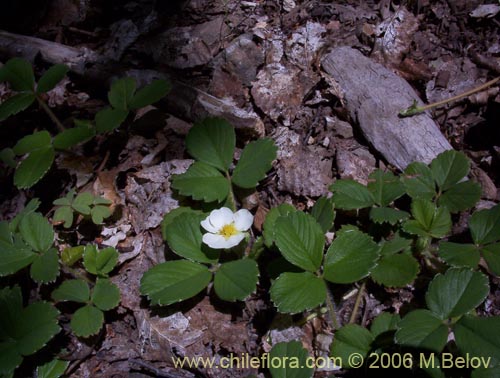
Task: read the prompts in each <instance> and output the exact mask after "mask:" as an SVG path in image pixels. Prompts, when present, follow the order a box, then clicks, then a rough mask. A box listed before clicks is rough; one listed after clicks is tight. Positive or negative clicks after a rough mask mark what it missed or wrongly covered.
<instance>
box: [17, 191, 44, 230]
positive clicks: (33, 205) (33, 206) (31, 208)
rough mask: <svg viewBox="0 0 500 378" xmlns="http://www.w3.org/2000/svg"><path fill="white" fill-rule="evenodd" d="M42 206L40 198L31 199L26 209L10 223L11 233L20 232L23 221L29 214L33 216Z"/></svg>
mask: <svg viewBox="0 0 500 378" xmlns="http://www.w3.org/2000/svg"><path fill="white" fill-rule="evenodd" d="M39 206H40V200H39V199H38V198H33V199H31V200H30V201H29V202H28V204H27V205H26V206H25V207H24V209H22V210H21V211H19V212H18V213H17V214H16V216H15V217H14V219H12V220H11V221H10V226H9V228H10V231H11V232H16V231H18V229H19V223H20V222H21V220H22V219H23V218H24V217H25V216H26V215H28V214H31V213H34V212H35V211H36V210H37V209H38V207H39Z"/></svg>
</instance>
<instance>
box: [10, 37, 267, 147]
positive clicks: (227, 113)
mask: <svg viewBox="0 0 500 378" xmlns="http://www.w3.org/2000/svg"><path fill="white" fill-rule="evenodd" d="M0 55H3V56H6V57H23V58H25V59H27V60H29V61H31V62H33V61H34V60H35V58H36V57H37V56H41V57H42V59H43V60H44V61H46V62H48V63H51V64H58V63H61V64H66V65H67V66H68V67H69V68H70V69H71V71H73V72H75V73H77V74H79V75H84V76H85V77H87V78H89V79H91V80H96V81H99V82H101V83H106V82H108V84H109V82H110V81H111V78H112V77H113V76H115V75H117V74H119V73H120V72H123V75H125V69H124V67H117V65H116V63H115V62H112V61H110V59H109V58H106V57H105V56H103V55H101V54H99V53H98V52H96V51H93V50H90V49H87V48H76V47H70V46H66V45H63V44H60V43H56V42H51V41H46V40H43V39H40V38H34V37H27V36H23V35H18V34H13V33H9V32H5V31H2V30H0ZM133 71H134V75H133V76H135V77H136V78H137V79H139V81H140V82H141V81H142V83H141V84H143V85H144V84H146V83H147V82H148V81H150V79H152V78H158V77H167V76H168V75H165V74H163V73H161V72H157V71H151V70H144V72H142V73H141V70H133ZM143 78H146V80H141V79H143ZM172 81H173V82H174V86H173V90H172V91H171V94H170V95H169V96H168V97H167V98H166V101H165V102H164V105H165V107H166V108H167V110H168V111H170V112H171V113H172V114H173V115H175V116H177V117H179V118H183V119H186V120H188V121H196V120H198V119H200V118H203V117H207V116H213V117H223V118H225V119H227V120H228V121H229V122H230V123H231V124H232V125H233V126H234V127H235V128H236V129H239V130H241V131H242V132H243V133H245V134H247V135H248V136H249V137H262V136H264V133H265V130H264V124H263V123H262V121H261V119H260V118H259V117H258V116H257V114H255V113H253V112H252V111H247V110H245V109H242V108H239V107H238V106H236V105H234V104H232V103H231V102H230V101H227V100H225V99H220V98H217V97H215V96H212V95H210V94H208V93H206V92H203V91H200V90H199V89H196V88H194V87H191V86H189V85H187V84H184V83H181V82H178V81H174V80H172Z"/></svg>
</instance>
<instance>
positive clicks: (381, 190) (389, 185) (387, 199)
mask: <svg viewBox="0 0 500 378" xmlns="http://www.w3.org/2000/svg"><path fill="white" fill-rule="evenodd" d="M368 190H369V191H370V192H371V193H372V194H373V197H374V199H375V203H376V204H377V205H379V206H382V207H386V206H389V205H390V204H391V202H393V201H394V200H396V199H398V198H399V197H401V196H402V195H403V194H405V187H404V185H403V184H402V183H401V181H399V179H398V178H397V177H396V176H394V175H393V174H392V173H391V172H384V171H382V170H381V169H377V170H375V171H374V172H373V173H372V174H370V176H369V182H368Z"/></svg>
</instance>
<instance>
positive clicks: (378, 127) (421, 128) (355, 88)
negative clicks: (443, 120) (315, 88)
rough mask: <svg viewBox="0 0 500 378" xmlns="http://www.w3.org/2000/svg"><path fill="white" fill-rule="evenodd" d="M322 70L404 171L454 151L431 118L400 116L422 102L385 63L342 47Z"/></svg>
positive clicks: (383, 151) (374, 139) (388, 157)
mask: <svg viewBox="0 0 500 378" xmlns="http://www.w3.org/2000/svg"><path fill="white" fill-rule="evenodd" d="M322 67H323V69H324V71H325V72H326V73H328V74H329V75H331V76H332V77H333V78H334V79H335V80H336V81H337V82H338V84H339V85H340V87H341V88H342V90H343V94H344V99H345V102H346V107H347V109H348V110H349V112H350V114H351V117H352V118H353V120H355V121H356V122H357V123H358V124H359V126H360V128H361V130H362V132H363V134H364V135H365V137H366V139H367V140H368V141H369V142H370V143H371V144H372V145H373V147H374V148H375V149H376V150H377V151H378V152H380V153H381V154H382V155H383V156H384V158H385V159H386V160H387V161H388V162H389V163H390V164H392V165H394V166H396V167H397V168H399V169H401V170H403V169H404V168H406V166H407V165H408V164H410V163H412V162H414V161H421V162H424V163H429V162H430V161H431V160H432V159H434V158H435V157H436V155H438V154H439V153H441V152H443V151H445V150H449V149H452V147H451V145H450V144H449V143H448V141H447V140H446V139H445V137H444V136H443V134H442V133H441V132H440V130H439V128H438V126H437V125H436V123H435V122H434V121H433V120H432V118H431V117H430V116H429V115H428V114H426V113H423V114H420V115H417V116H414V117H410V118H399V117H398V113H399V111H401V110H403V109H406V108H407V107H408V106H410V105H411V104H412V103H413V101H414V100H416V101H417V103H418V104H422V101H421V100H420V99H419V97H418V95H417V94H416V93H415V91H414V90H413V88H412V87H411V86H410V85H409V84H408V83H407V82H406V81H405V80H404V79H402V78H400V77H399V76H397V75H396V74H394V73H393V72H391V71H389V70H388V69H386V68H385V67H383V66H382V65H380V64H378V63H375V62H374V61H372V60H371V59H369V58H367V57H365V56H364V55H363V54H361V53H360V52H359V51H357V50H354V49H352V48H350V47H338V48H335V49H333V50H332V51H331V52H330V53H329V54H327V55H326V56H325V57H324V58H323V59H322Z"/></svg>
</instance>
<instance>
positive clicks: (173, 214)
mask: <svg viewBox="0 0 500 378" xmlns="http://www.w3.org/2000/svg"><path fill="white" fill-rule="evenodd" d="M185 213H189V214H195V215H201V214H203V213H202V212H201V211H200V210H194V209H191V208H190V207H187V206H180V207H177V208H175V209H173V210H172V211H170V212H168V213H167V214H165V216H164V217H163V221H162V222H161V235H162V236H163V240H167V229H168V227H169V226H170V225H171V224H173V222H174V220H175V218H177V217H178V216H179V215H181V214H185Z"/></svg>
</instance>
